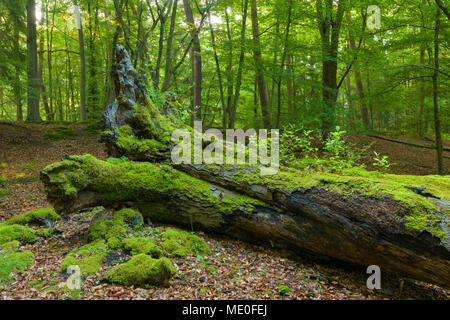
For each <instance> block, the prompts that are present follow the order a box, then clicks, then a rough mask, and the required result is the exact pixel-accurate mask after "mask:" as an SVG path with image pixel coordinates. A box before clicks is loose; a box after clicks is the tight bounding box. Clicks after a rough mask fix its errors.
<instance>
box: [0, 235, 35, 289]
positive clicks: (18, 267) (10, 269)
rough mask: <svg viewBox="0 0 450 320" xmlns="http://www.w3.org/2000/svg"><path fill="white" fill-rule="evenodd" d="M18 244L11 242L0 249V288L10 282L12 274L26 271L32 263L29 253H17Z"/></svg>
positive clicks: (31, 255)
mask: <svg viewBox="0 0 450 320" xmlns="http://www.w3.org/2000/svg"><path fill="white" fill-rule="evenodd" d="M19 247H20V243H19V242H18V241H11V242H8V243H5V244H3V245H2V246H1V247H0V287H1V286H3V285H5V284H6V283H7V282H9V281H11V280H12V276H11V274H12V273H18V272H22V271H24V270H26V269H27V268H28V267H29V266H30V265H32V264H33V263H34V255H33V253H32V252H31V251H24V252H19V251H18V250H19Z"/></svg>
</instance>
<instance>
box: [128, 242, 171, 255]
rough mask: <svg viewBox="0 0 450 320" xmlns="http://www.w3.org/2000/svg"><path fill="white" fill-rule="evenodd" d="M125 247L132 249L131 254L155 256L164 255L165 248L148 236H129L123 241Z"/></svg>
mask: <svg viewBox="0 0 450 320" xmlns="http://www.w3.org/2000/svg"><path fill="white" fill-rule="evenodd" d="M123 248H124V249H125V250H127V251H130V253H131V255H133V256H135V255H138V254H142V253H143V254H146V255H150V256H152V257H154V258H159V257H161V256H163V254H164V252H163V250H162V249H161V248H160V247H159V246H158V245H157V244H156V243H155V242H153V241H152V240H150V239H146V238H128V239H125V240H124V241H123Z"/></svg>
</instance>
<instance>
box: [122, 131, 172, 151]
mask: <svg viewBox="0 0 450 320" xmlns="http://www.w3.org/2000/svg"><path fill="white" fill-rule="evenodd" d="M117 131H118V133H119V137H118V138H117V141H116V145H117V146H118V147H119V148H120V149H123V150H126V151H131V152H137V153H145V152H150V153H152V154H157V153H158V152H159V151H160V150H165V149H166V146H165V145H164V144H162V143H161V142H159V141H157V140H154V139H139V138H137V137H136V136H135V135H134V134H133V131H132V130H131V127H130V126H122V127H120V128H118V129H117Z"/></svg>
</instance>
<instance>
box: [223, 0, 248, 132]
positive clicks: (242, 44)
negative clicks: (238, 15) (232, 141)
mask: <svg viewBox="0 0 450 320" xmlns="http://www.w3.org/2000/svg"><path fill="white" fill-rule="evenodd" d="M248 1H249V0H245V1H244V7H243V12H242V29H241V41H240V48H241V50H240V55H239V66H238V74H237V76H236V89H235V91H234V101H233V107H232V110H231V114H230V123H229V125H228V127H229V128H231V129H234V126H235V124H236V112H237V106H238V102H239V97H240V96H241V85H242V70H243V68H244V58H245V30H246V27H247V11H248ZM230 54H231V53H230ZM230 59H232V57H231V58H230ZM230 68H231V67H230ZM230 71H231V70H230ZM231 89H232V88H231Z"/></svg>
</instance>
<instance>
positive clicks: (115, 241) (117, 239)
mask: <svg viewBox="0 0 450 320" xmlns="http://www.w3.org/2000/svg"><path fill="white" fill-rule="evenodd" d="M143 223H144V219H143V217H142V215H141V214H140V213H139V212H138V211H136V210H133V209H122V210H120V211H116V212H114V213H113V214H109V215H107V216H105V217H103V218H101V219H99V220H97V221H96V222H94V224H93V225H92V226H91V228H90V230H89V239H90V240H91V241H94V240H100V239H101V240H104V241H106V243H107V244H108V247H109V248H110V249H112V250H119V249H121V248H122V241H123V240H124V239H125V238H126V237H127V234H128V230H129V229H134V230H136V229H139V228H140V227H142V225H143Z"/></svg>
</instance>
